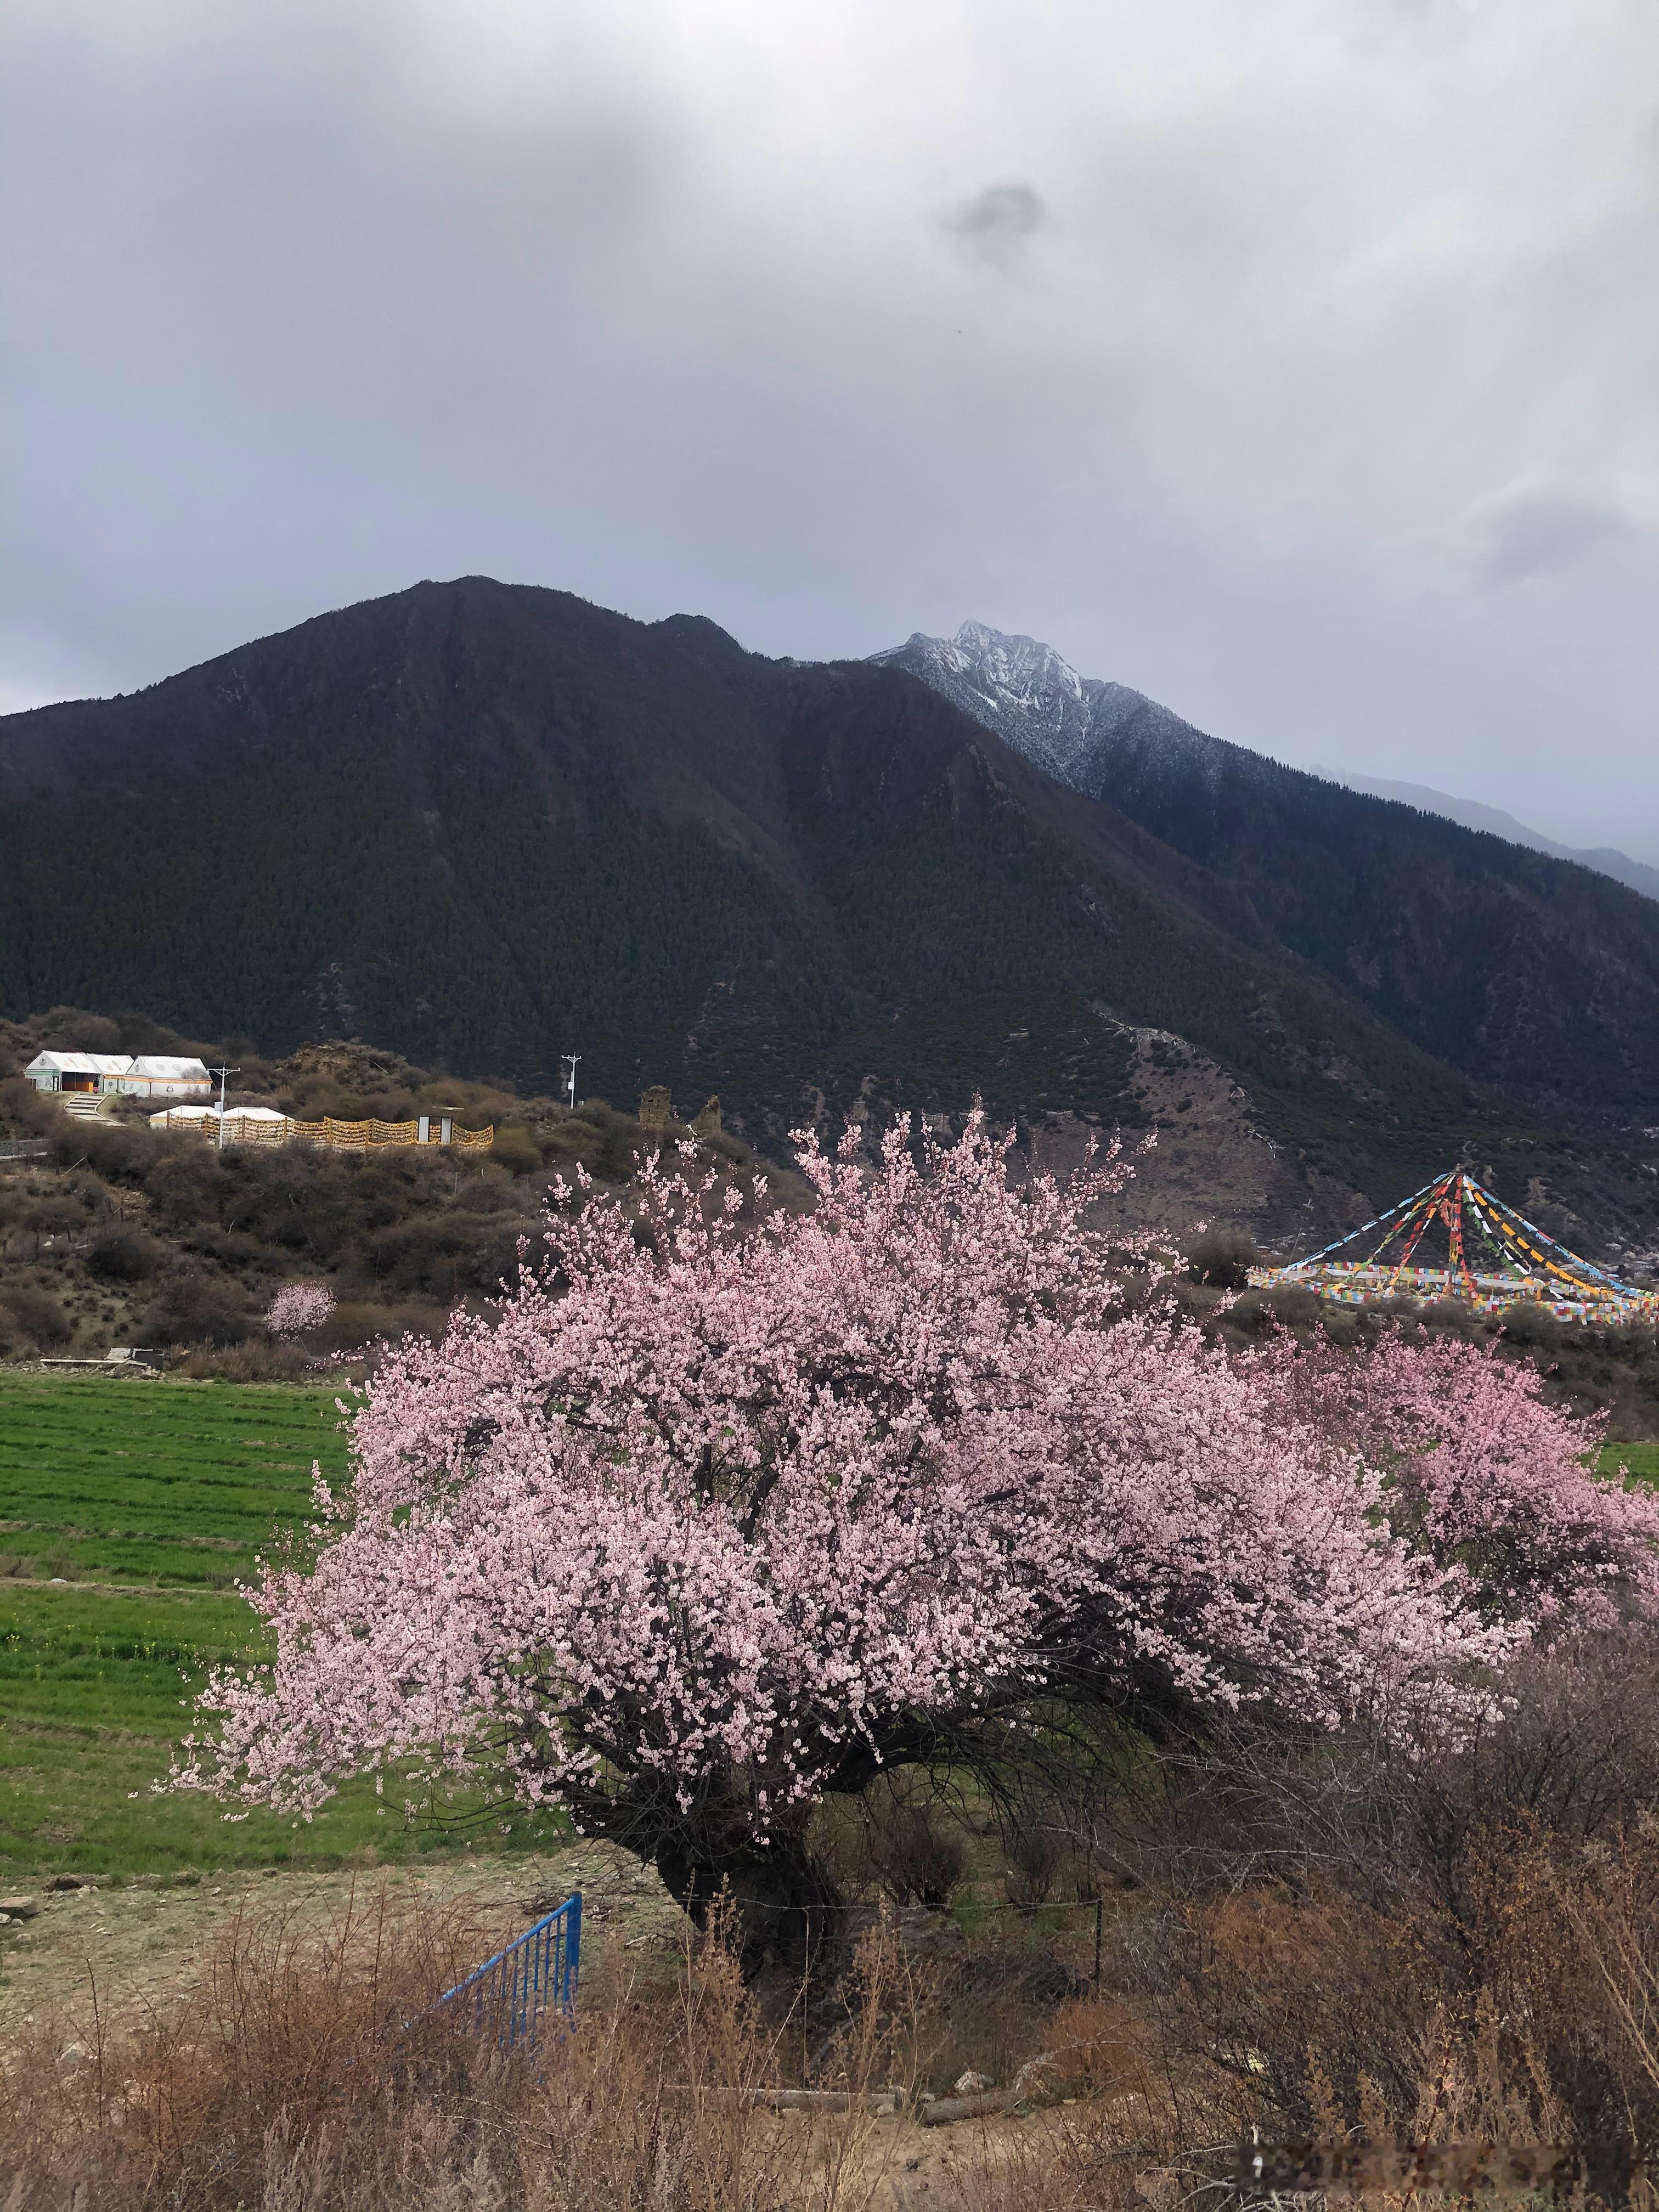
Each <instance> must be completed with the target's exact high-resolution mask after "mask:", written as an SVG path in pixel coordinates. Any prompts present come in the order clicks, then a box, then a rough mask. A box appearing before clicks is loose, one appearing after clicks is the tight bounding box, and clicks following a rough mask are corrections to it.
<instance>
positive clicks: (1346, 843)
mask: <svg viewBox="0 0 1659 2212" xmlns="http://www.w3.org/2000/svg"><path fill="white" fill-rule="evenodd" d="M875 659H876V665H880V666H883V667H888V668H902V669H906V670H908V671H910V672H911V673H913V674H915V675H916V676H918V677H920V678H921V680H922V681H923V682H924V683H927V684H930V685H932V686H933V688H934V689H935V690H938V691H939V692H940V693H941V695H942V696H945V697H946V698H949V699H950V700H951V702H952V703H953V704H955V705H957V706H959V707H961V708H962V709H963V712H964V713H967V714H973V715H974V716H975V719H977V720H980V721H981V722H982V723H983V724H984V725H985V726H986V727H987V729H994V730H995V731H996V732H997V734H998V735H999V736H1000V738H1002V739H1003V741H1004V742H1005V744H1008V745H1010V746H1012V748H1013V749H1014V750H1017V751H1018V752H1021V753H1023V754H1024V756H1025V757H1026V758H1027V759H1028V760H1029V761H1030V762H1032V763H1034V764H1035V765H1037V766H1039V767H1042V769H1044V770H1045V771H1046V772H1047V773H1048V774H1050V775H1054V776H1056V777H1058V778H1059V779H1060V781H1063V782H1065V783H1066V784H1067V785H1068V786H1069V787H1071V788H1072V789H1073V790H1076V791H1079V792H1081V793H1086V794H1087V795H1089V796H1090V797H1091V798H1093V799H1098V800H1100V801H1101V802H1102V803H1103V804H1109V805H1110V807H1111V808H1112V809H1113V810H1114V811H1116V812H1119V813H1121V814H1124V815H1127V817H1129V818H1130V820H1132V821H1133V822H1135V823H1139V825H1140V827H1141V828H1143V829H1146V830H1147V831H1148V832H1149V833H1150V834H1151V835H1152V836H1155V837H1156V838H1158V840H1159V841H1160V842H1162V843H1164V844H1165V845H1167V846H1169V847H1170V848H1173V849H1174V850H1175V851H1176V852H1178V853H1180V854H1182V855H1183V856H1184V857H1186V858H1187V859H1188V860H1191V861H1193V862H1194V864H1196V865H1197V866H1200V867H1202V868H1203V869H1204V870H1205V872H1206V874H1208V875H1210V876H1212V878H1215V879H1216V880H1217V881H1218V882H1220V883H1223V884H1226V885H1228V886H1229V887H1231V889H1232V890H1235V891H1236V892H1237V894H1238V895H1239V896H1240V897H1241V898H1242V899H1243V900H1244V901H1245V902H1248V906H1249V911H1250V912H1251V913H1252V914H1253V915H1255V917H1256V918H1257V919H1258V920H1259V921H1260V922H1261V924H1262V925H1263V926H1264V927H1266V928H1267V930H1269V931H1270V932H1271V933H1272V935H1273V937H1274V938H1275V939H1277V940H1278V941H1279V943H1280V944H1281V945H1284V946H1285V947H1286V948H1287V949H1288V950H1290V951H1294V952H1296V953H1297V954H1298V955H1300V956H1301V957H1304V959H1307V960H1309V961H1310V962H1312V963H1315V964H1316V965H1317V966H1318V967H1320V968H1321V969H1323V970H1324V971H1325V972H1326V973H1327V974H1328V975H1329V976H1330V977H1331V978H1332V980H1333V981H1336V982H1339V983H1340V985H1341V986H1342V987H1344V988H1345V989H1346V991H1348V992H1350V993H1352V995H1353V996H1354V997H1355V998H1356V999H1357V1000H1358V1001H1359V1002H1360V1003H1362V1004H1364V1005H1365V1006H1368V1007H1370V1009H1371V1010H1372V1011H1373V1012H1376V1013H1377V1014H1379V1015H1381V1016H1382V1017H1383V1018H1384V1019H1385V1020H1386V1021H1388V1022H1389V1024H1392V1025H1393V1026H1394V1027H1395V1028H1396V1029H1397V1030H1399V1031H1400V1032H1401V1035H1402V1036H1407V1037H1408V1038H1410V1039H1411V1041H1412V1042H1413V1043H1414V1044H1416V1045H1417V1046H1418V1047H1419V1048H1420V1049H1422V1050H1423V1051H1425V1053H1428V1054H1431V1055H1432V1056H1433V1057H1434V1058H1435V1059H1436V1060H1439V1061H1441V1062H1443V1063H1444V1064H1446V1065H1448V1066H1453V1067H1455V1068H1458V1069H1459V1070H1461V1071H1462V1073H1465V1074H1466V1075H1468V1077H1470V1078H1471V1079H1477V1080H1481V1079H1484V1080H1486V1081H1490V1082H1494V1083H1497V1084H1498V1085H1502V1086H1504V1088H1505V1089H1506V1090H1508V1091H1511V1092H1512V1093H1514V1094H1515V1095H1516V1096H1517V1097H1530V1098H1531V1099H1533V1100H1534V1102H1537V1101H1541V1100H1543V1099H1553V1101H1554V1102H1556V1108H1557V1109H1559V1110H1561V1111H1564V1112H1565V1113H1566V1114H1567V1115H1568V1116H1569V1118H1577V1116H1578V1115H1582V1114H1589V1115H1591V1116H1592V1117H1595V1116H1599V1117H1601V1118H1602V1119H1604V1120H1605V1121H1608V1122H1609V1123H1617V1122H1620V1121H1622V1122H1624V1123H1625V1124H1626V1126H1632V1127H1633V1126H1636V1125H1641V1126H1645V1125H1648V1124H1651V1123H1652V1122H1653V1121H1655V1120H1656V1119H1659V1116H1656V1115H1655V1114H1654V1112H1653V1102H1654V1097H1655V1092H1656V1085H1659V1021H1656V1014H1659V1000H1656V990H1659V964H1656V963H1659V910H1656V908H1655V906H1654V904H1653V902H1651V901H1650V900H1647V899H1645V898H1643V897H1640V896H1638V895H1637V894H1636V893H1635V892H1634V891H1632V890H1631V889H1629V888H1628V887H1626V886H1625V885H1622V884H1616V883H1613V882H1612V881H1609V880H1608V879H1607V878H1606V877H1605V876H1603V875H1601V874H1598V873H1595V872H1591V871H1590V870H1589V868H1588V867H1585V866H1580V865H1564V864H1563V863H1562V862H1561V861H1559V860H1553V859H1550V858H1547V857H1545V856H1544V855H1542V854H1539V853H1536V852H1534V851H1530V850H1528V849H1526V848H1522V847H1521V846H1518V845H1515V844H1511V843H1508V842H1504V841H1503V840H1501V839H1499V838H1498V837H1496V836H1491V835H1488V834H1482V833H1480V832H1476V831H1472V830H1469V829H1464V828H1462V827H1461V826H1459V825H1457V824H1455V823H1451V822H1449V821H1445V820H1443V819H1441V818H1439V817H1437V816H1434V815H1431V814H1425V813H1424V812H1422V811H1419V810H1418V809H1417V808H1416V807H1415V806H1405V805H1400V804H1399V803H1397V802H1396V801H1394V800H1391V799H1376V798H1373V797H1370V796H1369V795H1367V794H1364V793H1358V792H1354V791H1350V790H1347V789H1345V788H1344V787H1342V786H1340V785H1339V784H1337V783H1334V782H1332V781H1327V780H1326V779H1324V778H1323V777H1321V776H1318V775H1308V774H1305V773H1304V772H1303V771H1302V770H1300V769H1291V768H1285V767H1283V766H1281V765H1280V763H1278V762H1277V761H1273V760H1269V759H1267V758H1266V757H1264V756H1263V755H1261V754H1259V753H1253V752H1250V751H1248V750H1246V749H1245V748H1244V747H1243V746H1241V745H1234V744H1228V743H1226V742H1225V740H1223V739H1221V738H1212V737H1210V736H1208V735H1207V734H1206V732H1203V731H1200V730H1198V729H1195V728H1194V727H1193V726H1192V725H1191V724H1190V723H1188V722H1183V721H1182V720H1181V719H1180V717H1179V716H1178V715H1176V714H1171V713H1170V710H1169V709H1168V708H1164V707H1161V706H1159V705H1158V704H1157V703H1156V702H1154V701H1152V700H1151V699H1147V698H1145V697H1144V696H1142V695H1141V694H1140V693H1139V692H1135V691H1131V690H1128V689H1127V687H1126V686H1124V685H1122V684H1103V683H1099V682H1096V681H1093V680H1091V679H1089V678H1080V677H1079V676H1078V675H1077V674H1076V672H1075V671H1073V669H1072V668H1071V667H1070V666H1069V665H1068V664H1067V663H1066V661H1065V660H1064V659H1061V657H1060V655H1059V654H1058V653H1055V652H1054V651H1053V649H1052V648H1051V647H1048V646H1044V645H1042V644H1039V643H1038V642H1037V641H1035V640H1033V639H1030V638H1021V637H1004V636H1002V635H1000V633H999V632H997V631H995V630H993V629H988V628H987V626H986V625H985V624H983V623H964V624H963V627H962V629H960V630H959V631H958V632H957V636H956V637H955V639H954V640H951V641H946V640H943V639H939V638H929V637H924V636H921V635H915V636H913V637H912V638H910V639H909V641H908V642H907V643H906V644H904V645H902V646H900V647H896V648H894V649H892V650H890V651H889V652H886V653H881V654H878V655H877V656H876V657H875Z"/></svg>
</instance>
